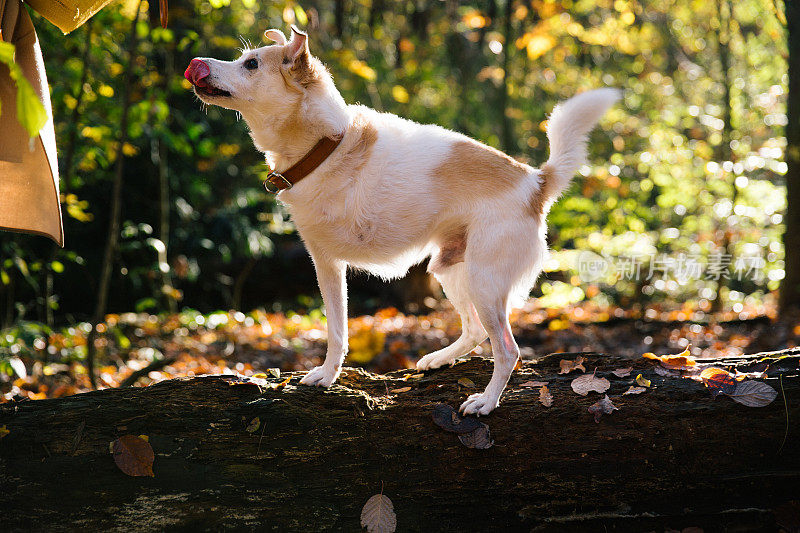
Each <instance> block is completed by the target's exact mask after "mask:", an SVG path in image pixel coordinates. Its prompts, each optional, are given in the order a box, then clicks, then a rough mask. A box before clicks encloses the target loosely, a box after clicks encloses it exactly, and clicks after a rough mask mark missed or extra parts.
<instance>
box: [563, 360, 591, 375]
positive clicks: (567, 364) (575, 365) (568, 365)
mask: <svg viewBox="0 0 800 533" xmlns="http://www.w3.org/2000/svg"><path fill="white" fill-rule="evenodd" d="M583 361H584V358H583V357H578V358H577V359H575V360H574V361H567V360H566V359H562V360H561V361H559V363H558V366H560V367H561V370H559V371H558V373H559V374H569V373H570V372H572V371H573V370H580V371H581V372H586V368H584V366H583Z"/></svg>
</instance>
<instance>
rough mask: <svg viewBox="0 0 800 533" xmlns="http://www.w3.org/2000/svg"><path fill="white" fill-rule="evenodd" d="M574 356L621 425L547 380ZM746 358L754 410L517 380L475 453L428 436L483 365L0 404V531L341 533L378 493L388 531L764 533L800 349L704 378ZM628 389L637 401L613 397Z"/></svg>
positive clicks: (781, 463) (675, 392)
mask: <svg viewBox="0 0 800 533" xmlns="http://www.w3.org/2000/svg"><path fill="white" fill-rule="evenodd" d="M577 355H582V356H583V357H584V358H585V359H586V360H585V362H584V363H583V364H584V366H585V367H586V369H587V373H592V372H595V375H596V376H597V377H601V376H602V377H604V378H606V379H608V380H609V382H610V388H609V389H608V391H607V394H608V395H609V397H610V398H611V400H612V401H613V403H614V404H615V405H616V407H617V408H618V410H617V411H613V412H612V413H610V414H607V415H603V416H602V418H600V420H599V422H595V419H594V417H593V416H592V414H591V413H590V412H589V411H588V410H587V408H588V407H589V406H591V405H592V404H593V403H595V402H597V401H598V399H600V398H601V397H602V395H601V394H597V393H593V392H592V393H589V395H588V396H580V395H578V394H576V393H575V392H574V391H573V390H572V388H571V386H570V383H571V381H572V380H573V379H574V378H576V377H578V376H579V375H581V374H580V371H573V372H571V373H569V374H559V373H558V372H559V360H560V359H562V358H565V359H575V358H576V357H577ZM759 360H765V361H767V362H768V363H769V364H770V367H769V370H768V377H767V378H766V379H763V380H761V381H764V382H766V383H767V384H769V385H771V386H772V387H773V388H775V389H776V390H777V392H778V396H777V398H776V399H775V401H773V402H772V403H770V404H769V405H767V406H765V407H759V408H751V407H746V406H744V405H741V404H739V403H736V402H734V401H733V400H732V399H731V398H729V397H726V396H724V395H723V396H719V397H716V398H712V396H711V394H710V391H709V389H708V388H706V387H705V386H704V385H703V383H700V382H697V381H693V380H691V379H685V378H680V377H674V376H666V375H662V374H663V373H664V372H663V371H661V373H657V372H656V369H657V365H658V363H657V362H654V361H651V360H645V359H639V360H636V361H630V360H620V359H618V358H615V357H614V356H608V355H604V354H597V353H587V354H570V355H565V354H551V355H550V356H547V357H544V358H542V359H540V360H539V361H537V362H535V363H534V362H525V363H524V364H523V365H522V368H521V369H519V370H517V371H516V372H515V373H514V376H513V377H512V380H511V382H510V383H509V387H508V389H507V391H506V393H505V394H504V395H503V399H502V403H501V405H500V407H499V408H498V409H497V410H496V411H495V412H494V413H492V414H491V415H490V416H488V417H482V418H481V419H480V420H481V421H482V422H484V423H486V424H487V425H488V426H489V428H490V431H491V439H492V440H493V445H492V446H491V447H490V448H488V449H470V448H468V447H466V446H465V445H464V444H462V442H461V441H460V440H459V438H458V436H457V435H456V434H454V433H449V432H446V431H444V430H443V429H441V428H440V427H438V426H437V425H436V424H435V423H434V421H433V419H432V413H433V411H434V407H435V406H436V405H437V404H441V403H445V404H449V405H451V406H453V407H456V408H457V407H458V405H459V404H460V402H462V401H463V400H464V398H465V397H466V396H467V395H468V394H470V393H473V392H476V391H477V390H479V389H481V388H482V387H484V386H485V385H486V383H487V382H488V380H489V376H490V374H491V362H490V361H487V360H483V359H480V358H471V359H469V360H467V361H465V362H459V363H458V364H456V365H455V366H454V367H451V368H445V369H440V370H435V371H430V372H426V373H425V374H424V375H422V376H419V375H415V373H414V372H413V371H398V372H391V373H389V374H386V375H375V374H369V373H366V372H364V371H362V370H359V369H352V368H346V369H345V371H344V372H343V374H342V377H341V378H340V380H339V381H338V384H337V385H335V386H334V387H332V388H331V389H329V390H322V389H316V388H309V387H305V386H301V385H298V384H297V382H298V380H299V377H300V375H299V374H291V375H288V374H287V375H284V376H281V378H280V379H278V378H272V377H270V378H269V379H268V380H266V382H265V381H263V380H248V379H244V378H240V377H236V376H203V377H196V378H179V379H172V380H168V381H163V382H160V383H157V384H154V385H151V386H149V387H146V388H124V389H107V390H102V391H95V392H90V393H86V394H80V395H76V396H72V397H67V398H62V399H57V400H40V401H25V402H18V403H11V404H5V405H2V406H0V429H2V428H3V426H5V428H6V429H7V434H6V435H5V436H4V437H3V438H2V439H0V509H2V514H1V515H0V517H1V518H0V523H1V524H2V528H1V529H2V530H4V531H15V530H25V531H27V530H48V531H53V530H56V531H59V530H74V529H78V528H80V529H85V530H126V531H127V530H130V529H136V530H163V529H167V528H170V529H173V528H176V529H187V530H188V529H193V530H219V529H256V528H257V529H266V530H275V531H355V530H358V529H359V516H360V512H361V508H362V506H363V505H364V503H365V502H366V501H367V499H369V498H370V497H371V496H373V495H374V494H377V493H379V492H381V491H383V494H385V495H386V496H388V497H389V498H390V499H391V500H392V501H393V503H394V510H395V512H396V513H397V527H398V531H425V532H430V531H490V530H491V531H498V530H501V531H504V530H508V531H520V530H526V531H532V530H535V531H575V530H605V531H648V530H655V531H664V530H665V529H666V528H674V529H682V528H685V527H692V526H696V527H702V528H704V529H705V531H706V532H709V531H722V530H725V531H751V530H765V531H773V530H776V529H777V528H778V527H779V526H780V525H781V524H785V523H787V521H790V520H791V519H792V517H793V514H792V513H797V509H798V506H797V504H796V502H795V503H792V501H793V500H794V501H796V500H798V499H800V491H799V490H798V489H799V488H800V446H799V445H798V438H800V434H799V432H798V425H797V422H798V420H800V376H799V375H798V374H799V371H798V362H800V350H797V349H795V350H788V351H784V352H777V353H770V354H757V355H754V356H746V357H741V358H729V359H725V360H718V361H715V363H716V365H717V366H720V367H723V368H728V369H733V368H734V367H735V368H738V369H740V370H741V371H745V370H747V369H752V368H753V365H755V364H756V362H757V361H759ZM628 366H633V370H632V372H631V374H630V376H627V377H617V376H616V375H614V374H612V371H613V370H615V369H619V368H620V367H628ZM763 366H764V365H763V364H762V365H761V367H762V368H763ZM640 373H641V374H642V375H643V377H644V378H646V379H649V380H650V381H651V386H650V387H649V388H647V390H646V392H644V393H641V394H638V395H623V392H624V391H626V390H627V389H628V388H629V387H630V386H631V384H632V381H633V379H634V378H635V377H636V376H637V375H638V374H640ZM286 377H290V378H291V379H290V381H289V382H288V384H285V385H280V382H281V381H282V380H284V379H285V378H286ZM532 380H533V381H546V382H548V384H549V390H550V392H551V394H552V396H553V404H552V406H551V407H549V408H546V407H544V406H543V405H542V404H541V403H540V402H539V390H538V388H537V387H531V386H522V385H523V384H525V383H526V382H529V381H532ZM407 387H410V390H406V388H407ZM393 391H394V392H393ZM256 419H258V420H256ZM256 422H257V423H256ZM3 433H5V432H3ZM123 435H147V436H148V438H149V443H150V445H151V446H152V448H153V450H154V452H155V462H154V464H153V471H154V474H155V475H154V477H130V476H128V475H126V474H125V473H123V472H122V471H121V470H120V469H119V468H117V466H116V464H115V461H114V458H113V457H112V455H111V453H110V451H109V444H110V443H111V442H112V441H114V440H115V439H117V438H119V437H120V436H123ZM787 516H788V518H787ZM795 518H796V517H795ZM784 527H785V528H786V529H787V530H789V526H784Z"/></svg>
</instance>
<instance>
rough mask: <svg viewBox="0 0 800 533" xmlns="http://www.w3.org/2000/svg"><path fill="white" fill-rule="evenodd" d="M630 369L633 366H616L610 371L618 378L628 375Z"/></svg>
mask: <svg viewBox="0 0 800 533" xmlns="http://www.w3.org/2000/svg"><path fill="white" fill-rule="evenodd" d="M632 370H633V367H632V366H629V367H628V368H618V369H616V370H613V371H612V372H611V373H612V374H614V375H615V376H617V377H618V378H627V377H628V376H630V375H631V371H632Z"/></svg>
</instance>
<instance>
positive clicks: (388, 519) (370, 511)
mask: <svg viewBox="0 0 800 533" xmlns="http://www.w3.org/2000/svg"><path fill="white" fill-rule="evenodd" d="M361 527H365V528H367V531H368V532H369V533H394V531H395V530H396V529H397V515H396V514H395V513H394V504H393V503H392V500H390V499H389V498H388V497H386V496H384V495H383V494H376V495H375V496H373V497H372V498H370V499H369V500H367V503H365V504H364V508H363V509H361Z"/></svg>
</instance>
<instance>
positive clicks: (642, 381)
mask: <svg viewBox="0 0 800 533" xmlns="http://www.w3.org/2000/svg"><path fill="white" fill-rule="evenodd" d="M636 384H637V385H639V386H640V387H649V386H650V380H649V379H647V378H646V377H644V376H642V375H641V374H639V375H638V376H636Z"/></svg>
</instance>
